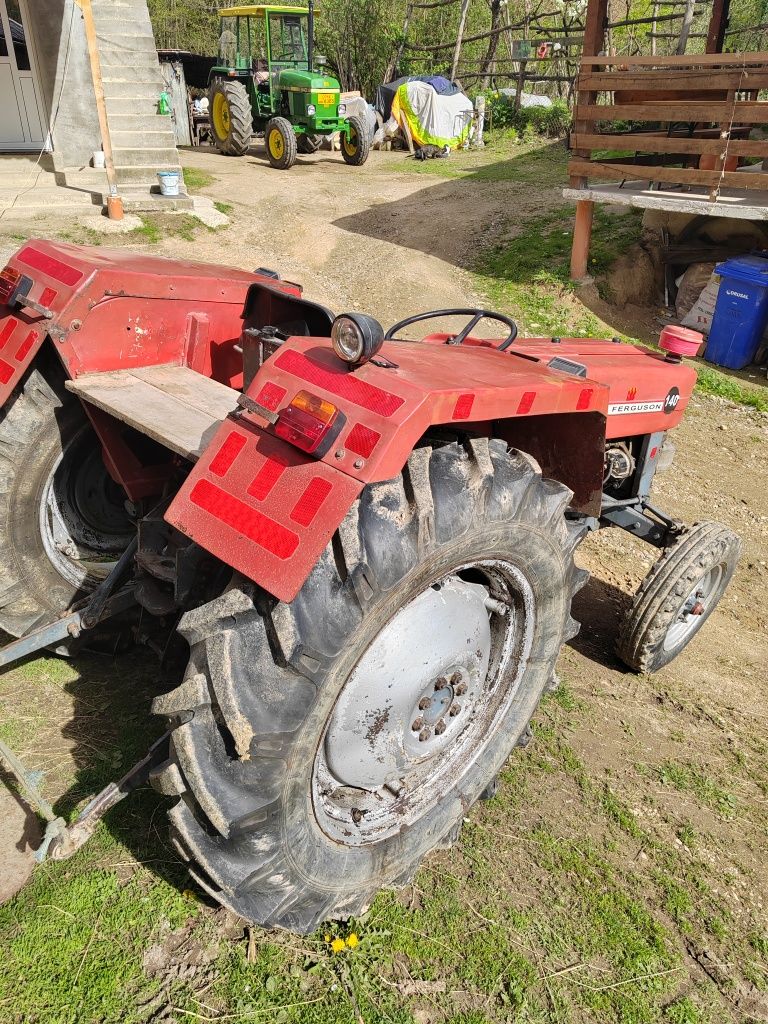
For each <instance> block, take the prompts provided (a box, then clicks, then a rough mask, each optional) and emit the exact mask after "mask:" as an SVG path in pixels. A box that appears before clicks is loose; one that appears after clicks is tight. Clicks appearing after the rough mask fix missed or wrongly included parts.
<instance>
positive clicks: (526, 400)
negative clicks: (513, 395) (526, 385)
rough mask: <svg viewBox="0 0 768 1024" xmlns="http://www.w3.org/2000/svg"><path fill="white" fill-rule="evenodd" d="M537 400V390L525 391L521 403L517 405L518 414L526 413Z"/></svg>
mask: <svg viewBox="0 0 768 1024" xmlns="http://www.w3.org/2000/svg"><path fill="white" fill-rule="evenodd" d="M535 401H536V392H535V391H525V392H524V393H523V397H522V398H521V399H520V402H519V404H518V406H517V414H518V416H520V415H522V414H524V413H526V412H530V411H531V409H532V408H533V403H534V402H535Z"/></svg>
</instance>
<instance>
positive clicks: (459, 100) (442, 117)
mask: <svg viewBox="0 0 768 1024" xmlns="http://www.w3.org/2000/svg"><path fill="white" fill-rule="evenodd" d="M472 111H473V107H472V101H471V100H469V99H467V97H466V96H465V95H464V94H463V93H456V94H455V95H453V96H440V95H439V94H438V93H436V92H435V90H434V89H433V88H432V86H431V85H427V84H426V82H406V83H404V84H403V85H401V86H400V88H399V89H398V90H397V95H396V96H395V99H394V101H393V103H392V117H394V118H395V119H396V120H397V121H398V123H399V124H400V126H401V128H402V127H403V125H404V123H405V124H407V126H408V129H409V131H410V133H411V137H412V138H413V141H414V142H415V143H416V144H417V145H419V146H450V147H451V148H454V149H455V148H456V147H457V146H459V145H461V143H462V142H464V140H465V139H466V138H467V136H468V135H469V130H470V127H471V125H472Z"/></svg>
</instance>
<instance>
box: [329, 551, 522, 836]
mask: <svg viewBox="0 0 768 1024" xmlns="http://www.w3.org/2000/svg"><path fill="white" fill-rule="evenodd" d="M508 571H509V572H510V573H515V572H516V570H512V569H511V567H509V570H508ZM478 575H479V574H478ZM496 579H497V577H494V583H493V584H492V583H491V580H490V578H489V582H488V584H487V585H484V584H482V583H478V582H474V581H473V582H469V581H467V580H465V579H462V578H461V577H460V576H458V575H453V576H449V577H447V578H445V579H444V580H442V581H440V582H439V583H437V584H434V585H433V586H431V587H429V588H427V589H426V590H425V591H423V592H422V593H421V594H419V595H418V596H417V597H416V598H415V599H414V600H412V601H411V602H410V603H409V604H407V605H406V606H405V607H404V608H402V609H401V610H400V611H399V612H398V613H397V614H396V615H395V616H394V617H393V618H392V619H391V620H390V622H389V623H388V624H387V625H386V626H385V627H384V628H383V629H382V631H381V632H380V633H379V634H378V636H377V637H376V639H375V640H374V641H373V642H372V643H371V645H370V646H369V647H368V649H367V650H366V652H365V653H364V655H363V656H362V658H361V659H360V661H359V662H358V664H357V666H356V667H355V669H354V670H353V672H352V673H351V675H350V676H349V678H348V679H347V682H346V684H345V685H344V687H343V689H342V691H341V693H340V695H339V697H338V699H337V702H336V705H335V707H334V709H333V712H332V714H331V717H330V719H329V721H328V725H327V727H326V731H325V735H324V737H323V739H322V741H321V744H320V747H319V750H318V755H317V758H316V762H315V768H314V778H313V793H314V800H315V809H316V813H317V815H318V818H319V820H320V823H321V825H322V826H323V827H324V828H325V830H326V831H327V832H328V833H329V834H330V835H332V836H333V837H334V838H338V839H340V840H341V841H343V842H345V843H348V844H353V845H356V844H359V843H362V842H368V841H373V840H376V839H380V838H383V837H384V836H385V835H389V834H392V833H393V832H395V831H397V830H398V829H399V828H402V827H403V824H404V823H405V822H406V821H407V820H408V819H409V817H410V818H416V817H418V816H420V815H421V814H423V813H424V811H425V810H426V808H427V807H428V806H429V804H430V802H434V801H436V800H438V799H439V798H440V797H441V796H442V795H443V794H444V792H445V788H446V787H449V786H450V785H451V784H453V783H454V782H455V780H456V775H457V773H458V774H461V773H462V772H463V771H466V770H467V768H468V767H469V766H470V765H471V764H472V762H473V760H474V757H475V751H476V749H478V748H481V747H482V746H483V745H484V744H485V742H487V740H488V737H489V736H490V734H491V732H492V726H493V723H494V721H496V720H498V717H499V715H500V710H499V709H500V707H501V706H502V705H504V706H506V704H505V703H504V702H505V701H507V700H510V699H511V695H513V694H514V690H515V685H514V679H513V685H511V686H510V688H509V689H508V690H505V691H504V693H502V692H501V688H500V687H499V686H498V685H497V683H498V682H499V680H500V679H502V678H504V679H505V680H508V679H509V661H510V659H511V658H512V657H513V656H515V655H516V656H517V658H518V668H519V674H518V677H517V678H519V675H521V674H522V667H523V666H524V660H525V656H526V650H527V645H528V643H529V632H530V631H529V626H530V623H531V621H532V614H531V609H532V601H529V600H524V601H519V600H518V601H512V599H511V594H510V595H508V596H509V600H507V601H500V600H498V596H491V591H492V589H493V592H494V594H495V595H498V594H499V593H500V590H501V587H500V586H499V585H498V584H497V582H496ZM516 582H519V583H520V584H521V585H522V577H520V579H519V581H518V580H516ZM510 589H511V588H510ZM517 596H519V594H518V595H517ZM512 675H513V676H514V673H512Z"/></svg>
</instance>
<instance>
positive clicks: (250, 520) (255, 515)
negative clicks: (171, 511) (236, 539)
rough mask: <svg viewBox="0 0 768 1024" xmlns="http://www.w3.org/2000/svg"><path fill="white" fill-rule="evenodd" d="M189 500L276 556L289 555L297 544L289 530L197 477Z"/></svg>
mask: <svg viewBox="0 0 768 1024" xmlns="http://www.w3.org/2000/svg"><path fill="white" fill-rule="evenodd" d="M189 500H190V501H191V502H192V504H193V505H197V507H198V508H201V509H202V510H203V511H204V512H208V513H209V514H210V515H212V516H213V517H214V519H218V520H219V521H220V522H222V523H224V524H225V525H226V526H229V527H231V528H232V529H233V530H234V531H235V532H236V533H239V534H240V535H241V536H242V537H246V538H247V539H248V540H251V541H253V542H254V544H258V545H259V547H262V548H264V549H265V550H267V551H269V552H271V554H273V555H275V556H276V557H277V558H290V557H291V555H292V554H293V553H294V551H295V550H296V548H297V547H298V546H299V538H298V536H297V535H296V534H295V533H293V531H292V530H288V529H286V528H285V527H284V526H281V525H280V523H276V522H275V521H274V519H269V518H268V516H265V515H264V514H263V513H262V512H259V511H258V509H255V508H251V507H250V505H246V504H245V502H244V501H240V499H239V498H235V497H234V496H233V495H231V494H227V492H226V491H222V489H221V488H220V487H217V486H216V485H215V484H212V483H210V482H209V481H208V480H198V482H197V483H196V484H195V486H194V487H193V488H192V493H191V494H190V496H189Z"/></svg>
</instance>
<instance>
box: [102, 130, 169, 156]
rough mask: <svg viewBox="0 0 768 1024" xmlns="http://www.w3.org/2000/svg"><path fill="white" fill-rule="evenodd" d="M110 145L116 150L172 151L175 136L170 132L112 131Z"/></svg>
mask: <svg viewBox="0 0 768 1024" xmlns="http://www.w3.org/2000/svg"><path fill="white" fill-rule="evenodd" d="M111 134H112V145H113V146H114V147H115V149H116V150H119V151H122V150H126V149H140V150H142V151H146V150H148V149H149V150H153V151H154V150H161V149H173V148H174V147H175V145H176V136H175V135H174V134H173V132H172V131H170V130H168V129H166V130H165V131H146V132H145V131H138V132H137V131H119V130H113V131H112V133H111Z"/></svg>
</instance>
